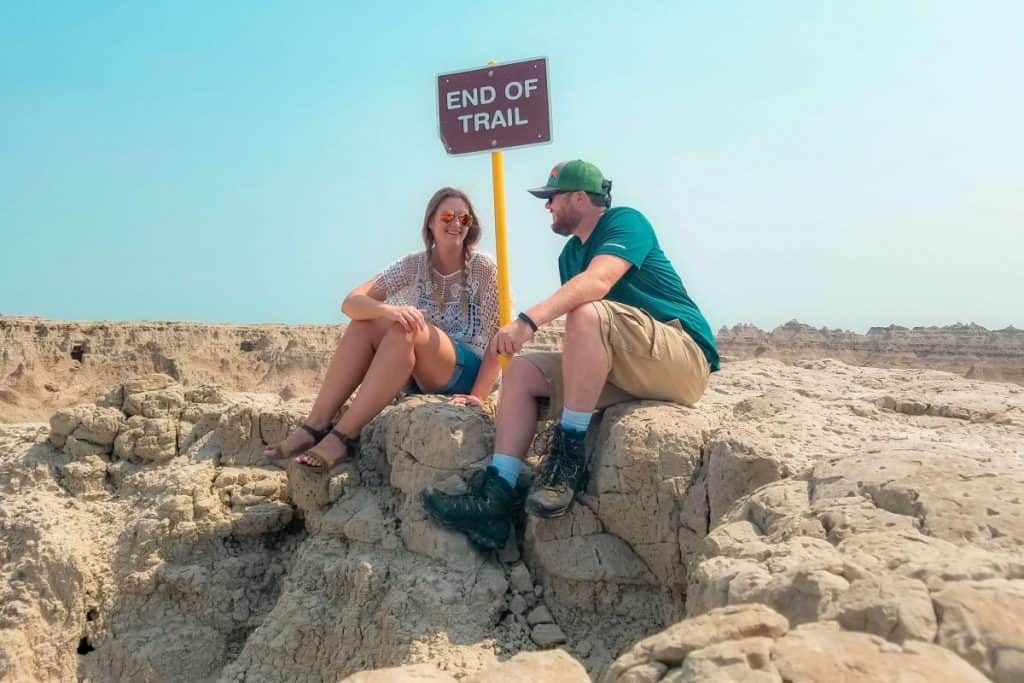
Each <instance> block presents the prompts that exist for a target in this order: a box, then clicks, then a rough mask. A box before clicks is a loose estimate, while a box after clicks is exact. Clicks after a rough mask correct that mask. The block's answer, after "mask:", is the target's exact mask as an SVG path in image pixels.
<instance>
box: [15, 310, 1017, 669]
mask: <svg viewBox="0 0 1024 683" xmlns="http://www.w3.org/2000/svg"><path fill="white" fill-rule="evenodd" d="M785 327H790V326H784V328H780V329H781V330H784V329H785ZM812 329H813V328H807V330H812ZM930 329H937V328H930ZM941 329H944V330H949V329H950V328H941ZM337 332H338V328H337V327H327V326H316V327H314V326H309V327H298V326H266V327H256V326H232V325H198V324H183V323H182V324H175V323H60V322H53V321H43V320H38V319H25V318H0V344H2V357H0V363H2V364H0V371H2V374H0V380H2V382H3V384H0V416H2V419H0V422H5V423H6V424H0V530H2V534H0V679H3V680H12V681H21V680H67V681H72V680H91V681H117V680H133V681H339V680H343V679H345V678H346V677H350V678H349V680H352V681H402V680H409V681H413V680H415V681H450V680H453V679H460V680H465V681H519V680H522V681H526V680H530V681H545V680H559V681H561V680H566V681H574V680H580V681H586V680H591V679H594V680H604V681H623V682H625V681H661V680H664V681H673V682H678V681H708V680H735V681H778V682H781V681H840V680H844V681H897V680H929V681H985V680H994V681H1000V682H1011V681H1022V680H1024V621H1022V620H1021V618H1020V615H1021V614H1024V550H1022V548H1024V545H1022V542H1024V459H1022V457H1024V387H1021V386H1018V385H1017V384H1014V383H1012V382H1013V381H1016V382H1019V381H1020V378H1019V377H1017V376H1015V375H1014V374H1013V363H1012V362H1011V361H1009V360H1007V359H1008V358H1014V357H1015V358H1016V363H1017V366H1016V367H1017V369H1018V370H1019V367H1020V358H1021V351H1020V348H1021V342H1020V336H1021V335H1020V333H1019V332H1017V331H1015V330H1012V328H1010V329H1008V330H1003V331H1000V332H998V333H987V332H985V334H989V335H993V334H994V335H997V338H998V339H999V340H1000V341H998V343H991V344H989V343H987V342H986V343H980V344H975V343H973V342H972V343H971V344H967V345H963V346H961V347H960V348H959V350H958V351H957V352H956V353H953V352H948V353H947V352H941V351H940V350H936V349H933V350H932V351H931V352H930V353H932V354H933V355H939V356H941V357H942V359H943V362H944V363H950V365H945V366H943V367H944V368H945V369H949V370H954V371H955V373H956V374H954V373H953V372H940V371H935V370H929V369H919V368H909V369H908V368H903V369H898V368H897V369H894V368H876V367H860V366H858V365H853V364H847V362H850V363H854V362H856V363H865V364H867V360H870V359H865V358H853V357H845V360H846V361H847V362H841V361H839V360H834V359H832V360H830V359H822V358H814V357H811V358H803V359H796V358H791V357H786V358H784V360H786V361H788V362H786V363H784V362H782V360H777V359H775V358H771V355H772V354H776V353H777V354H780V355H781V354H783V353H790V351H786V350H785V345H781V344H780V343H779V341H778V339H779V337H778V333H779V330H776V331H775V332H773V333H770V334H767V335H765V333H760V334H761V335H763V336H761V337H759V336H758V335H757V334H755V333H753V331H752V330H751V329H749V328H741V329H740V330H739V331H737V328H733V329H732V330H723V331H722V333H720V335H719V338H720V340H721V341H722V348H723V352H724V353H725V354H726V355H727V356H730V357H732V358H734V359H736V360H732V361H731V362H727V363H725V364H724V366H723V370H722V371H721V372H720V373H717V374H716V375H714V376H713V381H712V383H711V386H710V388H709V390H708V393H707V394H706V396H705V397H704V399H703V400H702V401H701V402H700V404H699V405H698V406H697V407H696V408H693V409H689V408H685V407H681V406H675V405H671V404H664V403H657V402H637V403H626V404H621V405H619V406H615V407H613V408H610V409H609V410H607V411H605V413H604V415H603V416H602V417H601V419H600V420H599V421H598V423H597V424H596V425H595V427H594V428H593V429H592V433H591V443H590V452H591V462H592V464H591V472H592V476H591V478H590V483H589V485H588V490H587V492H586V494H585V495H583V496H581V498H580V499H579V500H577V502H576V504H575V505H574V506H573V508H572V510H571V513H570V514H568V515H566V516H565V517H563V518H561V519H557V520H535V519H530V520H525V519H524V520H522V523H521V525H520V528H519V529H518V534H517V542H516V543H514V544H510V545H509V546H508V547H506V548H505V549H504V550H503V551H502V552H501V553H492V554H482V553H479V552H478V551H476V550H474V549H473V548H471V547H470V546H469V545H468V544H467V542H466V541H465V539H464V538H463V537H462V536H460V535H458V534H453V533H450V532H447V531H444V530H441V529H438V528H435V527H434V526H433V525H432V524H430V523H429V522H428V521H427V520H425V519H424V517H423V515H422V513H421V512H420V510H419V506H418V505H417V503H416V500H415V496H416V494H417V493H418V492H419V491H420V490H421V489H422V488H423V487H424V486H427V485H438V486H443V487H448V488H452V489H457V488H459V487H463V486H465V485H466V482H467V480H469V479H471V478H472V477H473V475H474V472H476V471H478V470H479V469H480V468H481V467H482V466H484V465H485V464H486V461H487V457H488V454H489V452H490V448H491V443H492V440H493V425H492V422H491V419H490V417H489V415H487V414H486V413H484V412H483V411H479V410H475V409H469V408H463V407H455V406H451V405H449V404H447V403H445V402H444V401H443V400H441V399H437V398H434V397H414V398H407V399H404V400H401V401H398V402H396V403H395V404H394V405H393V406H391V407H390V408H388V409H387V410H386V411H385V412H384V413H383V414H382V415H381V416H380V417H378V418H377V419H376V420H374V421H373V422H372V423H371V424H370V425H368V426H367V428H366V429H365V430H364V432H363V436H362V447H361V457H360V459H359V460H358V462H356V463H355V464H353V465H352V466H351V467H349V469H348V470H347V471H344V472H342V473H341V474H340V475H338V476H336V477H335V478H334V479H333V480H332V482H331V486H330V488H329V491H328V495H327V497H326V499H325V500H323V501H317V502H318V503H323V504H322V505H319V504H318V505H313V504H310V503H309V502H308V501H304V500H303V498H302V497H301V496H295V495H293V493H294V491H293V490H291V488H290V487H289V482H288V476H287V474H286V473H285V472H283V471H280V470H275V469H269V468H264V467H257V466H254V463H255V461H256V457H257V454H258V452H259V451H260V449H261V448H262V447H263V445H264V444H266V443H273V442H275V441H276V440H278V439H280V438H282V436H283V435H284V434H286V433H287V431H288V430H289V429H290V428H291V427H292V425H294V424H295V423H296V422H297V421H298V420H300V419H301V418H302V417H303V416H304V414H305V410H306V409H307V407H308V405H309V402H310V400H311V398H312V392H313V390H314V388H315V386H316V382H317V381H318V378H319V373H320V372H321V371H322V368H323V366H324V364H325V362H326V360H327V358H328V357H329V355H330V352H331V350H332V349H333V344H334V340H335V338H336V335H337ZM894 332H900V331H894ZM905 332H907V334H904V333H903V332H900V333H899V334H893V335H892V336H893V339H894V341H892V342H891V345H892V347H893V350H891V353H893V354H896V355H899V354H907V357H914V358H920V357H921V348H920V347H918V348H917V349H916V350H915V349H914V348H912V347H913V344H909V342H908V344H903V345H902V346H901V345H900V344H901V343H902V342H900V339H904V338H912V339H911V340H913V339H918V338H919V337H915V336H914V335H913V334H910V332H911V331H905ZM816 333H818V334H819V336H821V335H822V334H823V333H821V331H816ZM727 334H731V335H732V338H730V339H726V335H727ZM929 334H931V333H929ZM972 334H974V335H975V336H976V337H977V336H983V335H981V333H980V332H978V331H977V330H974V331H973V332H972ZM999 335H1001V336H999ZM794 336H796V337H800V338H802V339H804V342H801V343H805V342H806V341H807V340H808V339H809V338H810V337H813V336H814V334H812V333H811V332H810V331H805V333H801V334H800V335H794ZM939 336H941V335H939ZM856 337H860V338H863V337H871V334H869V335H864V336H863V337H862V336H860V335H857V336H856ZM933 337H934V335H933ZM936 338H937V337H936ZM830 339H831V338H830ZM1006 339H1010V340H1011V342H1006V341H1005V340H1006ZM558 342H559V340H558V335H557V333H550V334H549V335H547V336H545V337H543V338H541V339H539V340H537V344H538V346H541V347H548V348H551V347H555V346H557V344H558ZM847 342H849V344H847ZM854 342H857V339H856V338H852V341H851V340H850V339H847V340H846V341H845V342H843V343H844V344H847V345H848V346H850V347H851V349H853V350H856V349H855V348H854V347H857V343H854ZM858 343H859V342H858ZM752 344H753V346H751V345H752ZM1014 344H1016V346H1014ZM744 345H745V346H744ZM811 346H813V344H812V345H811ZM761 347H764V349H763V350H761V351H760V352H758V351H757V349H758V348H761ZM968 347H969V348H968ZM806 348H807V347H806V346H805V348H804V350H805V351H806ZM821 348H823V347H821ZM1014 349H1016V351H1015V350H1014ZM853 350H851V351H849V352H850V353H853ZM748 351H749V355H752V356H758V357H757V358H752V359H749V360H739V359H740V358H743V357H745V356H746V355H748ZM792 353H795V352H792ZM872 353H876V354H877V353H879V352H877V351H872ZM1014 354H1016V356H1014ZM836 355H839V354H836ZM873 358H874V359H875V360H876V361H877V362H881V361H879V360H878V359H879V358H882V359H883V360H884V358H886V357H885V356H878V355H876V356H874V357H873ZM957 358H960V360H956V359H957ZM951 359H952V360H951ZM972 359H973V360H972ZM998 359H1001V360H998ZM997 360H998V362H997ZM961 361H963V363H961V364H960V365H956V363H960V362H961ZM968 361H971V363H972V364H971V365H965V364H966V363H967V362H968ZM982 361H984V362H982ZM897 364H898V363H894V365H897ZM906 364H909V363H906ZM1004 366H1005V367H1004ZM971 367H974V368H975V370H974V371H973V373H974V374H975V375H976V374H978V373H979V372H981V371H980V370H978V368H979V367H984V368H985V370H984V373H986V374H985V376H986V377H991V374H989V373H995V372H996V371H997V370H996V369H994V368H999V367H1004V369H1003V370H998V371H999V372H1005V373H1006V374H1003V375H1001V376H1000V377H999V379H1004V380H1010V381H1004V382H989V381H982V380H980V379H977V378H968V377H964V376H962V375H965V374H971V372H972V371H971V370H970V368H971ZM40 411H43V412H44V413H45V414H43V415H41V414H40ZM544 431H546V430H542V434H541V435H540V436H539V437H538V440H537V442H536V443H535V446H534V450H535V452H538V453H539V452H542V451H543V449H544V441H545V438H544V436H545V435H544ZM522 483H523V484H524V485H525V484H526V482H525V481H524V482H522ZM297 502H298V503H302V505H301V506H299V505H297V504H296V503H297ZM384 667H400V668H390V669H387V670H381V669H382V668H384ZM374 670H376V671H374ZM359 672H362V673H359Z"/></svg>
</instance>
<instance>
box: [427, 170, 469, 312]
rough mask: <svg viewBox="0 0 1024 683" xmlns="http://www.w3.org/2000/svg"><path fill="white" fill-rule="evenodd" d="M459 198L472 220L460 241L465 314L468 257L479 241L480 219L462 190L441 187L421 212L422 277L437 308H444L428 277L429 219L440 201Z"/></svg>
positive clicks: (466, 308) (464, 310)
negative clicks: (425, 260)
mask: <svg viewBox="0 0 1024 683" xmlns="http://www.w3.org/2000/svg"><path fill="white" fill-rule="evenodd" d="M452 198H455V199H461V200H462V201H464V202H465V203H466V208H468V209H469V216H470V218H471V219H472V221H471V222H470V224H469V228H468V230H466V239H464V240H463V242H462V292H461V294H462V296H461V299H462V314H463V315H466V314H467V313H468V311H469V292H468V291H467V287H466V280H467V279H468V278H469V259H470V257H471V256H472V255H473V249H474V248H475V247H476V245H477V242H479V241H480V219H478V218H477V216H476V211H474V210H473V202H471V201H469V197H467V196H466V193H465V192H463V191H462V190H456V189H455V188H454V187H442V188H441V189H440V190H438V191H437V192H435V193H434V196H433V197H431V198H430V201H428V202H427V210H426V211H425V212H424V214H423V230H422V236H423V245H424V246H425V247H426V254H427V268H426V270H425V273H424V277H425V278H426V279H427V281H426V282H425V283H424V284H425V285H426V287H427V288H428V289H429V290H430V293H431V294H432V295H433V296H434V301H435V302H437V307H438V308H439V309H443V308H444V299H443V298H442V296H441V292H440V291H438V289H437V287H435V286H434V280H433V278H431V277H430V270H431V268H430V252H431V251H433V249H434V233H432V232H431V231H430V221H432V220H434V215H435V214H436V213H437V209H438V207H440V206H441V202H443V201H444V200H446V199H452Z"/></svg>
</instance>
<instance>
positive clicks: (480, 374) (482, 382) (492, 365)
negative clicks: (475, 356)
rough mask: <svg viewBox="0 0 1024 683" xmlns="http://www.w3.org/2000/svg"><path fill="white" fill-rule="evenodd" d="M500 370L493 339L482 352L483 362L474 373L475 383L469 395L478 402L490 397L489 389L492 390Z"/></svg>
mask: <svg viewBox="0 0 1024 683" xmlns="http://www.w3.org/2000/svg"><path fill="white" fill-rule="evenodd" d="M499 370H501V359H500V358H499V356H498V354H497V353H496V352H495V350H494V339H493V337H492V338H491V341H490V342H488V343H487V348H486V349H485V350H484V357H483V361H482V362H481V363H480V369H479V370H478V371H477V373H476V381H475V382H473V389H472V390H470V392H469V393H470V394H472V395H473V396H475V397H477V398H478V399H480V402H481V403H482V402H484V401H486V400H487V397H488V396H490V395H491V389H493V388H494V382H495V381H496V380H497V379H498V371H499Z"/></svg>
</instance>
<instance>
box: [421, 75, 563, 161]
mask: <svg viewBox="0 0 1024 683" xmlns="http://www.w3.org/2000/svg"><path fill="white" fill-rule="evenodd" d="M437 113H438V120H439V121H440V130H441V143H442V144H443V145H444V148H445V150H446V151H447V152H448V153H449V154H470V153H472V152H484V151H495V150H499V149H505V148H506V147H522V146H523V145H536V144H540V143H545V142H551V105H550V102H549V100H548V61H547V59H545V58H543V57H542V58H540V59H530V60H527V61H524V62H512V63H510V64H494V65H492V66H485V67H483V68H482V69H474V70H472V71H460V72H458V73H451V74H441V75H440V76H438V77H437Z"/></svg>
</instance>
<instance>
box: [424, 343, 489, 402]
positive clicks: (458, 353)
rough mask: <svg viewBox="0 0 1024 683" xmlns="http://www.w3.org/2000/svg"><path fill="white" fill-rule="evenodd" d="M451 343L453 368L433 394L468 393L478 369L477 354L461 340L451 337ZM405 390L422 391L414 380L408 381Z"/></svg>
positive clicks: (478, 359)
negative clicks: (453, 347) (453, 346)
mask: <svg viewBox="0 0 1024 683" xmlns="http://www.w3.org/2000/svg"><path fill="white" fill-rule="evenodd" d="M452 344H454V345H455V368H454V369H453V370H452V374H451V377H449V378H448V382H447V383H446V384H445V385H444V386H443V387H441V388H440V389H438V390H437V391H435V392H433V393H435V394H468V393H469V392H470V391H471V390H472V389H473V384H474V383H475V382H476V375H477V373H478V372H479V371H480V357H479V356H477V355H476V354H475V353H473V351H472V350H470V348H469V347H468V346H466V345H465V344H463V343H461V342H457V341H455V340H454V339H453V340H452ZM406 392H407V393H410V394H422V393H424V391H423V389H421V388H420V386H419V385H418V384H416V380H411V381H410V382H409V386H408V387H407V388H406Z"/></svg>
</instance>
